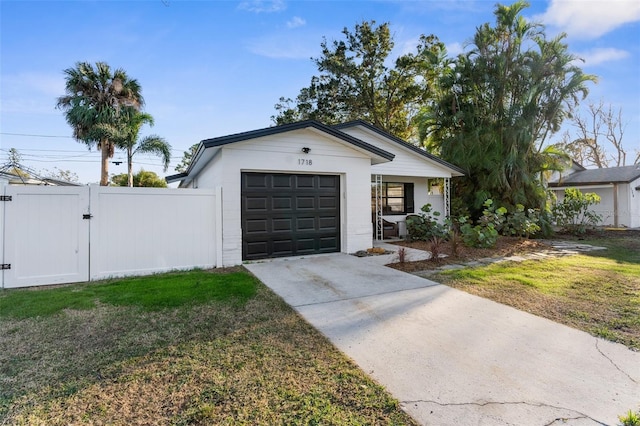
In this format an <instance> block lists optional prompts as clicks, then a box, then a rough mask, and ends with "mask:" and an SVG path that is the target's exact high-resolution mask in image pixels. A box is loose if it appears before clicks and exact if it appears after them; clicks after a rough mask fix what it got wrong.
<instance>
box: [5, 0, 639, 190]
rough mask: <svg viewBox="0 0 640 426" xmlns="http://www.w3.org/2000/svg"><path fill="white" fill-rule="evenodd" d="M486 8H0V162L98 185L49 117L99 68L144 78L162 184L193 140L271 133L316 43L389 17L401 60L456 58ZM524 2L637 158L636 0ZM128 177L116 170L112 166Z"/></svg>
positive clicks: (302, 81)
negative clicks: (84, 75)
mask: <svg viewBox="0 0 640 426" xmlns="http://www.w3.org/2000/svg"><path fill="white" fill-rule="evenodd" d="M495 3H496V2H495V1H479V0H475V1H472V0H457V1H456V0H452V1H422V2H418V1H399V0H398V1H392V0H389V1H287V0H274V1H266V0H264V1H178V0H149V1H101V0H97V1H86V2H85V1H68V2H62V1H42V2H37V1H6V0H0V28H1V29H0V31H1V34H0V37H1V39H0V101H1V104H0V165H2V164H4V163H5V162H6V159H7V151H8V150H9V149H10V148H16V149H17V150H18V151H19V152H20V153H21V154H22V157H23V163H24V164H25V165H26V166H28V167H30V168H32V169H35V170H36V171H40V170H44V169H48V170H53V169H54V168H58V169H62V170H70V171H72V172H74V173H76V174H77V175H78V176H79V179H80V181H81V182H82V183H94V182H97V181H98V180H99V172H100V164H99V153H97V152H95V150H94V151H93V152H89V151H88V150H87V148H86V147H85V145H84V144H82V143H79V142H76V141H75V140H73V139H72V138H71V136H70V135H71V129H70V127H69V126H68V125H67V124H66V122H65V120H64V117H63V114H62V112H61V111H60V110H57V109H55V103H56V98H57V97H58V96H60V95H62V94H63V93H64V76H63V73H62V71H63V70H64V69H65V68H69V67H72V66H74V64H75V63H76V62H78V61H89V62H96V61H104V62H107V63H108V64H110V65H111V66H112V67H113V68H123V69H125V70H126V71H127V73H128V74H129V76H130V77H132V78H136V79H137V80H138V81H139V82H140V84H141V85H142V89H143V95H144V98H145V101H146V107H145V110H146V111H147V112H148V113H150V114H151V115H153V116H154V118H155V123H156V124H155V126H154V127H153V128H148V127H145V128H143V129H142V132H141V135H142V136H144V135H148V134H152V133H153V134H158V135H160V136H162V137H164V138H166V139H167V140H168V141H169V143H171V145H172V147H173V149H174V151H173V155H174V158H173V161H172V164H171V166H170V168H169V170H168V171H167V173H164V172H163V171H162V168H161V167H160V161H159V160H158V159H156V158H154V157H149V156H144V155H138V156H136V157H134V169H135V170H138V169H139V168H140V167H143V168H144V169H145V170H152V171H155V172H157V173H159V174H160V175H161V176H164V175H166V174H172V173H175V172H174V170H173V169H174V167H175V166H176V165H177V164H178V163H179V161H180V159H181V158H182V152H183V151H184V150H186V149H187V148H188V147H189V146H191V145H192V144H194V143H196V142H198V141H200V140H202V139H206V138H211V137H216V136H223V135H227V134H231V133H237V132H242V131H247V130H254V129H258V128H263V127H268V126H270V125H271V124H272V122H271V116H272V115H274V113H275V110H274V104H275V103H276V102H277V101H278V99H279V98H280V96H285V97H292V98H293V97H295V96H296V95H297V94H298V91H299V90H300V88H302V87H304V86H307V85H308V84H309V81H310V78H311V76H313V75H314V74H317V69H316V68H315V66H314V65H313V63H312V62H311V60H310V58H311V57H318V56H319V54H320V43H321V42H322V39H323V37H326V38H327V39H328V40H334V39H340V38H341V31H342V29H343V28H344V27H347V28H349V29H353V27H354V26H355V24H357V23H360V22H362V21H364V20H375V21H377V22H378V23H382V22H389V23H390V25H391V30H392V33H393V35H394V40H395V54H396V55H398V54H402V53H406V52H410V51H413V50H414V48H415V45H416V41H417V40H418V38H419V36H420V35H421V34H425V35H428V34H435V35H436V36H438V37H439V38H440V40H442V41H443V42H444V43H445V44H446V45H447V46H448V50H449V51H450V53H451V54H457V53H460V52H461V51H463V49H464V47H465V45H466V43H467V42H468V41H469V40H470V39H471V38H472V36H473V34H474V32H475V28H476V27H477V26H479V25H481V24H483V23H485V22H490V23H493V22H494V19H493V10H494V7H495ZM531 3H532V4H531V7H530V8H528V9H527V10H526V11H525V16H526V17H528V18H531V19H535V20H537V21H539V22H542V23H544V24H545V25H546V26H547V35H554V34H557V33H558V32H560V31H564V32H566V33H568V38H567V39H566V41H567V42H568V44H569V49H570V51H571V52H572V53H575V54H577V55H578V56H580V57H581V58H583V59H584V60H585V62H584V63H583V64H582V67H583V69H584V71H585V72H587V73H591V74H596V75H597V76H598V77H599V82H598V84H596V85H592V86H591V93H590V95H589V98H588V100H589V101H591V102H595V103H597V102H599V101H600V100H602V101H603V102H605V104H607V105H608V104H611V105H612V106H613V107H614V108H616V109H617V108H622V111H623V119H624V121H625V122H626V125H627V127H626V133H625V135H624V142H625V145H626V147H627V150H628V151H629V152H630V153H633V151H634V149H638V150H640V77H638V75H639V72H638V70H639V69H640V2H638V1H636V0H633V1H626V0H624V1H623V0H609V1H605V0H601V1H578V0H575V1H555V0H554V1H532V2H531ZM505 4H510V2H505ZM585 105H586V102H585ZM558 137H559V135H558ZM125 158H126V157H125V156H124V155H122V153H117V154H116V156H115V158H114V159H116V160H117V159H125ZM125 171H126V165H125V163H123V164H121V165H113V164H112V165H111V167H110V173H124V172H125Z"/></svg>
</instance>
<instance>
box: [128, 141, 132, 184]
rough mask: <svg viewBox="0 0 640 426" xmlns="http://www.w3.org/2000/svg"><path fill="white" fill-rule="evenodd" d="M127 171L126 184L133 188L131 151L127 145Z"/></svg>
mask: <svg viewBox="0 0 640 426" xmlns="http://www.w3.org/2000/svg"><path fill="white" fill-rule="evenodd" d="M127 173H128V174H129V176H128V180H127V186H128V187H129V188H133V153H132V152H131V147H130V146H129V147H127Z"/></svg>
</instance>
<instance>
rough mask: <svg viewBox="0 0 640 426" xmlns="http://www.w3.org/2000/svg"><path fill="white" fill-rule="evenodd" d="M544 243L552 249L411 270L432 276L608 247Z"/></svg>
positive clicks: (565, 242)
mask: <svg viewBox="0 0 640 426" xmlns="http://www.w3.org/2000/svg"><path fill="white" fill-rule="evenodd" d="M542 242H543V243H545V244H547V245H549V246H551V247H552V249H545V250H540V251H536V252H531V253H525V254H522V255H515V256H507V257H504V256H497V257H483V258H482V259H477V260H472V261H469V262H465V263H461V264H457V263H456V264H451V265H444V266H441V267H439V268H436V269H427V270H424V271H414V272H411V273H412V274H413V275H417V276H419V277H430V276H431V275H434V274H436V273H438V272H440V271H449V270H456V269H462V268H473V267H476V266H484V265H489V264H492V263H502V262H524V261H525V260H544V259H550V258H554V257H563V256H572V255H575V254H578V253H588V252H591V251H597V250H606V249H607V248H606V247H599V246H592V245H590V244H581V243H574V242H568V241H546V240H545V241H542Z"/></svg>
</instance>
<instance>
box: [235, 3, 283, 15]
mask: <svg viewBox="0 0 640 426" xmlns="http://www.w3.org/2000/svg"><path fill="white" fill-rule="evenodd" d="M286 8H287V5H286V4H285V2H284V0H245V1H242V2H240V4H239V5H238V9H241V10H246V11H248V12H254V13H272V12H280V11H282V10H285V9H286Z"/></svg>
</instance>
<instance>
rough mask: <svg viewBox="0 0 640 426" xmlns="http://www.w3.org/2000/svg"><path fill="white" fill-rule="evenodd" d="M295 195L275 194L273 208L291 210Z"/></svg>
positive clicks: (272, 201)
mask: <svg viewBox="0 0 640 426" xmlns="http://www.w3.org/2000/svg"><path fill="white" fill-rule="evenodd" d="M292 198H293V197H279V196H274V197H273V198H272V199H271V205H272V208H273V210H291V209H292V206H293V199H292Z"/></svg>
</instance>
